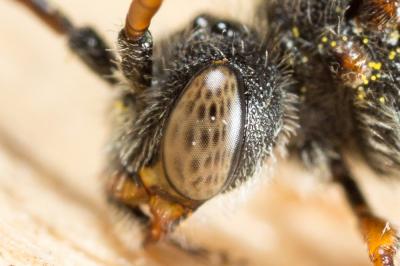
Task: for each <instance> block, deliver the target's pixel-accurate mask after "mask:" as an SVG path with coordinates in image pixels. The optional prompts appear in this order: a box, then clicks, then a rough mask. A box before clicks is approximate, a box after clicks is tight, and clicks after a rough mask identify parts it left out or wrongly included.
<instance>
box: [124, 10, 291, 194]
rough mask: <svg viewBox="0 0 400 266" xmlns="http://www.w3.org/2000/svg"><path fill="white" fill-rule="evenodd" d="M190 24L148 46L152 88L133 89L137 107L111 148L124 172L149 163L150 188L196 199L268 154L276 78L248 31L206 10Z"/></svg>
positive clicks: (276, 108) (277, 107)
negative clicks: (116, 147)
mask: <svg viewBox="0 0 400 266" xmlns="http://www.w3.org/2000/svg"><path fill="white" fill-rule="evenodd" d="M190 25H191V26H190V27H189V28H187V29H185V30H184V31H182V32H179V33H177V34H176V35H174V36H172V37H171V38H170V39H169V40H166V41H164V42H163V43H161V44H160V45H159V46H156V47H155V54H154V59H153V62H154V64H155V66H154V67H153V86H152V87H151V88H149V89H147V90H143V91H139V92H138V93H137V94H136V101H137V102H140V104H139V105H140V106H142V109H140V110H137V115H138V117H137V120H136V121H135V122H134V123H133V124H129V128H127V130H126V132H122V134H121V136H120V140H121V143H122V145H121V147H122V149H121V150H120V151H119V154H120V157H121V158H122V162H123V164H124V165H125V166H126V168H127V169H130V171H131V172H136V173H137V172H140V171H141V169H144V168H146V169H149V168H150V169H152V172H154V175H155V176H158V177H159V179H160V180H158V181H157V182H153V181H152V182H149V183H151V184H152V186H153V187H154V186H155V187H156V188H155V189H154V191H157V193H158V192H160V191H163V193H166V194H173V195H174V197H175V198H178V199H179V198H180V197H183V198H185V199H186V200H191V201H196V202H204V201H206V200H208V199H210V198H212V197H213V196H215V195H217V194H219V193H220V192H223V191H226V190H227V189H229V188H231V187H234V186H236V185H237V184H238V182H241V181H244V180H245V179H247V178H251V177H252V175H253V173H254V172H255V170H256V168H257V167H258V166H259V165H261V161H262V160H263V159H264V158H265V157H267V156H268V155H269V153H270V151H271V149H272V147H273V145H274V142H275V137H276V135H277V134H276V133H277V132H278V131H279V129H280V128H281V126H282V113H283V103H282V93H283V90H282V82H283V80H284V79H283V75H282V74H280V73H281V71H279V69H278V67H277V64H276V62H274V60H272V59H270V60H269V59H268V58H267V53H266V45H267V41H266V40H264V39H263V38H260V36H259V35H258V33H256V32H255V31H253V30H252V29H249V28H246V27H244V26H241V25H238V24H236V23H233V22H230V21H219V20H216V19H214V18H213V17H210V16H200V17H198V18H196V19H195V20H194V22H192V23H191V24H190ZM121 37H122V39H120V43H121V44H122V47H123V48H124V49H123V51H126V47H128V45H125V40H124V39H123V35H122V36H121ZM145 179H146V178H145ZM156 184H157V185H156ZM176 196H178V197H176Z"/></svg>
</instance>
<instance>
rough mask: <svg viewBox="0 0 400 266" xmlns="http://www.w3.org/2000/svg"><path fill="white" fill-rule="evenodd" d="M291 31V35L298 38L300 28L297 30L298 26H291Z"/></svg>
mask: <svg viewBox="0 0 400 266" xmlns="http://www.w3.org/2000/svg"><path fill="white" fill-rule="evenodd" d="M292 33H293V36H294V37H295V38H299V37H300V30H299V28H297V27H293V28H292Z"/></svg>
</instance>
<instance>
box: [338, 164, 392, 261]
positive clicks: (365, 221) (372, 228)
mask: <svg viewBox="0 0 400 266" xmlns="http://www.w3.org/2000/svg"><path fill="white" fill-rule="evenodd" d="M331 171H332V174H333V176H334V178H335V181H336V182H338V183H339V184H340V185H341V186H342V187H343V189H344V191H345V194H346V197H347V199H348V201H349V203H350V205H351V207H352V209H353V211H354V213H355V214H356V216H357V218H358V223H359V228H360V231H361V234H362V235H363V237H364V240H365V242H366V244H367V247H368V252H369V256H370V259H371V261H372V262H373V263H374V265H375V266H394V265H395V261H394V259H395V256H396V253H397V251H398V249H399V248H400V238H399V234H398V231H397V230H396V228H394V227H393V226H392V225H391V224H390V223H389V222H387V221H385V220H384V219H382V218H380V217H377V216H376V215H375V214H374V212H373V210H371V208H370V206H369V205H368V203H367V201H366V200H365V198H364V196H363V195H362V192H361V190H360V189H359V187H358V185H357V184H356V182H355V181H354V179H353V178H352V177H351V174H350V172H349V170H348V169H347V167H346V165H345V163H344V162H343V161H342V160H340V159H338V160H333V161H331Z"/></svg>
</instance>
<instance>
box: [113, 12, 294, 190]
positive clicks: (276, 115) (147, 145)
mask: <svg viewBox="0 0 400 266" xmlns="http://www.w3.org/2000/svg"><path fill="white" fill-rule="evenodd" d="M210 19H212V20H215V21H217V19H215V18H210ZM229 23H231V24H232V25H233V26H234V27H235V28H236V33H235V35H234V36H232V37H227V36H223V35H221V34H217V33H214V32H212V31H211V29H210V27H208V28H188V29H185V30H183V31H181V32H178V33H176V34H175V35H173V36H172V37H171V38H169V39H168V40H164V41H162V42H161V43H160V44H157V46H156V47H155V49H154V57H153V62H154V67H153V80H152V86H151V87H150V88H147V89H145V90H141V91H138V92H135V93H134V94H124V95H123V100H126V99H125V98H126V96H127V95H129V96H130V97H131V98H132V95H133V96H134V97H133V98H134V101H135V102H136V103H137V106H138V108H136V110H132V113H133V112H134V113H135V114H136V117H135V116H133V117H135V119H130V120H129V119H128V120H124V121H123V124H122V126H119V127H117V128H118V129H117V132H116V133H115V136H116V137H115V139H114V143H115V145H114V149H113V153H114V154H115V152H116V153H117V157H119V160H120V162H121V164H122V165H123V167H124V168H125V169H127V170H128V171H130V172H137V171H139V169H140V168H142V167H143V166H148V165H151V164H152V163H153V162H155V161H157V160H158V159H159V155H160V154H159V152H160V149H161V148H160V143H161V140H162V136H163V131H164V128H165V125H166V123H167V118H168V116H169V114H170V113H171V111H172V109H173V107H174V105H175V103H176V101H177V98H178V97H179V95H180V94H181V93H182V91H183V90H184V88H185V86H186V84H188V82H189V81H190V80H191V79H192V78H193V76H194V75H196V73H198V72H199V71H200V70H201V69H203V68H205V67H207V66H209V65H210V64H211V63H212V62H214V61H220V60H227V61H228V62H229V63H228V64H229V65H230V67H232V68H234V69H235V71H236V72H237V73H238V75H239V79H241V80H242V81H243V90H244V100H245V106H246V112H245V113H246V118H245V123H244V139H243V147H242V149H241V157H240V159H239V165H238V166H237V171H236V172H235V176H234V180H235V181H234V182H233V183H232V184H231V186H230V188H233V187H235V186H237V185H239V184H240V183H242V182H244V181H246V180H247V179H249V178H251V177H252V176H253V174H254V172H255V171H256V169H257V168H259V167H261V166H262V164H263V162H264V161H265V159H266V158H268V156H269V155H270V154H271V151H272V148H273V147H274V146H275V143H276V141H277V139H278V135H279V133H280V132H281V131H282V129H283V132H284V133H283V136H286V138H287V137H289V136H290V135H291V134H292V132H293V128H294V127H295V124H296V123H295V120H296V118H295V117H296V115H295V112H296V111H295V110H296V107H295V103H294V102H295V101H296V97H295V96H294V95H293V94H292V93H290V92H287V91H286V88H287V87H288V86H289V83H288V82H287V81H288V80H289V75H288V72H287V70H286V69H285V64H284V63H282V62H284V61H285V60H283V58H282V54H281V53H278V52H276V51H275V50H276V49H278V48H279V47H278V46H276V41H275V42H274V40H273V39H269V38H268V36H267V34H264V35H261V36H260V34H259V33H258V32H257V31H255V30H252V29H251V28H249V27H246V26H243V25H241V24H237V23H235V22H229ZM119 42H120V44H122V45H120V46H121V47H123V49H124V50H123V53H122V55H125V56H127V57H132V56H135V55H131V54H129V52H128V51H127V49H126V48H127V47H129V45H128V44H127V42H128V40H126V39H124V35H120V40H119ZM271 54H272V55H271ZM122 60H123V59H122ZM125 62H127V61H125ZM125 67H126V66H125ZM284 142H287V140H285V137H282V138H281V143H284Z"/></svg>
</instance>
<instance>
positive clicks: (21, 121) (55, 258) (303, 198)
mask: <svg viewBox="0 0 400 266" xmlns="http://www.w3.org/2000/svg"><path fill="white" fill-rule="evenodd" d="M63 2H64V3H63ZM214 2H215V1H211V0H210V1H204V0H196V1H191V3H190V4H188V1H184V0H168V1H166V4H165V6H164V7H163V8H162V9H161V12H160V14H159V16H157V18H156V19H155V21H154V25H153V27H152V28H153V33H154V36H155V37H156V39H157V38H159V37H160V36H161V35H163V34H166V33H167V32H169V31H171V30H173V29H176V28H177V27H179V26H180V25H182V23H184V22H186V21H188V20H189V19H190V18H191V17H193V15H194V14H196V13H198V12H199V10H202V11H204V10H206V8H207V7H208V8H210V7H212V9H213V10H214V11H215V12H216V13H218V11H219V10H230V13H232V14H235V13H238V11H237V10H241V12H240V14H241V16H246V14H248V13H246V12H245V11H244V10H243V8H244V7H247V5H246V4H243V3H242V4H240V3H239V5H238V6H235V5H232V4H231V3H232V1H229V0H228V1H225V2H224V1H220V2H218V6H217V7H216V6H215V4H214ZM243 2H246V1H243ZM57 3H58V4H59V5H61V6H63V8H64V9H65V11H66V12H67V13H68V14H70V15H72V16H73V17H74V19H75V20H76V22H77V23H90V24H91V25H94V26H95V27H97V28H98V29H100V30H102V32H103V33H104V36H106V37H107V39H108V40H109V41H110V42H111V43H112V42H113V40H114V39H115V37H116V34H117V32H118V30H119V28H120V27H121V26H122V24H123V21H124V17H125V12H126V10H127V7H128V5H129V1H127V0H123V1H94V0H91V1H89V0H88V1H84V4H83V2H82V1H78V0H70V1H61V0H60V1H58V2H57ZM223 3H229V4H227V5H226V4H225V5H224V4H223ZM91 4H93V7H91V6H90V5H91ZM0 22H1V23H0V36H1V41H0V73H1V74H0V265H1V266H3V265H15V266H19V265H21V266H22V265H118V266H119V265H121V266H122V265H160V266H161V265H202V262H201V261H200V260H199V259H198V258H191V257H188V256H186V255H184V254H182V253H181V252H179V251H177V250H175V249H173V248H171V247H168V246H165V245H161V246H159V247H153V248H150V249H148V250H142V249H135V247H137V245H138V243H137V239H135V236H134V235H132V237H130V235H129V232H130V231H127V233H126V234H125V238H127V239H128V240H130V241H129V243H128V245H126V243H125V242H122V241H121V240H120V239H119V238H118V237H117V235H116V234H115V233H114V231H113V224H112V222H110V220H109V215H108V214H107V208H106V205H105V203H104V202H103V197H102V194H101V193H100V182H99V175H100V173H101V170H102V167H103V165H104V163H105V162H104V157H103V155H104V144H105V142H106V136H107V110H108V106H109V102H110V100H111V99H112V97H113V93H112V92H111V91H110V90H109V89H108V88H107V85H105V84H104V83H103V82H102V81H100V80H99V79H98V78H97V77H95V76H93V75H92V74H91V73H90V72H89V71H88V70H87V69H86V68H85V67H84V66H82V65H81V64H80V63H79V61H78V60H76V58H75V57H74V56H73V55H71V54H70V53H69V51H68V50H67V49H65V43H64V41H63V40H62V39H60V38H58V37H56V36H55V35H54V34H52V33H51V32H49V31H48V30H47V29H46V28H44V27H43V25H42V24H41V23H40V22H38V21H37V20H36V19H34V18H32V17H31V16H30V14H29V13H28V12H26V11H25V10H24V9H22V8H21V7H20V6H18V5H17V4H16V3H15V2H14V1H12V0H1V1H0ZM349 160H350V162H351V163H352V165H353V166H355V167H356V168H357V171H356V173H357V176H358V177H360V180H361V181H362V184H363V187H364V189H365V191H366V192H367V194H368V195H369V198H370V200H371V203H372V204H373V206H374V207H375V208H376V209H377V210H378V212H379V213H380V214H381V215H383V216H385V217H389V218H391V219H392V221H394V222H397V224H400V210H399V208H396V206H398V203H399V202H400V196H399V195H400V193H399V191H400V190H399V188H398V187H399V186H398V185H397V184H395V183H393V184H386V186H384V185H382V184H381V183H380V182H378V181H377V180H376V179H373V178H370V177H369V173H368V170H367V169H366V168H363V167H362V166H360V164H359V163H358V161H357V159H356V158H353V157H351V158H349ZM273 176H274V177H275V178H274V180H273V181H270V182H262V183H260V184H258V185H257V188H256V189H255V190H252V191H251V192H248V193H247V194H246V193H236V194H234V195H230V197H228V196H225V197H222V198H219V199H216V200H213V201H211V202H210V203H209V204H207V205H206V206H204V207H203V208H202V209H201V210H200V211H199V212H198V213H196V214H195V215H194V217H192V218H191V219H189V220H188V221H186V222H184V223H183V224H182V226H180V228H179V230H178V232H177V234H178V235H180V236H184V237H185V238H187V239H188V241H193V242H196V243H199V244H201V245H205V246H207V247H209V248H211V249H215V250H226V251H228V252H229V253H230V254H233V256H234V257H236V258H239V259H242V258H246V260H247V261H248V265H273V266H281V265H282V266H285V265H307V266H308V265H310V266H312V265H316V266H317V265H332V266H335V265H349V266H350V265H368V260H367V254H366V251H365V247H364V246H363V243H362V241H361V238H360V237H359V235H358V232H357V230H356V224H355V220H354V218H353V216H352V215H351V212H350V211H349V209H348V207H347V205H346V203H345V201H344V200H343V198H342V194H341V192H340V189H338V188H337V187H336V186H333V185H324V184H320V183H319V182H316V181H315V179H314V178H312V177H310V175H309V174H307V173H305V172H304V170H302V169H300V168H299V167H297V166H296V165H295V164H293V163H280V164H278V165H277V169H276V171H275V173H274V174H273ZM264 179H265V180H267V179H269V178H268V177H267V174H264ZM178 262H179V263H178ZM203 264H204V263H203Z"/></svg>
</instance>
